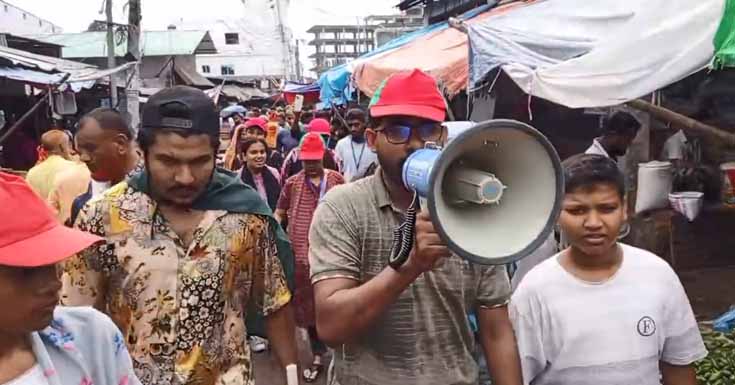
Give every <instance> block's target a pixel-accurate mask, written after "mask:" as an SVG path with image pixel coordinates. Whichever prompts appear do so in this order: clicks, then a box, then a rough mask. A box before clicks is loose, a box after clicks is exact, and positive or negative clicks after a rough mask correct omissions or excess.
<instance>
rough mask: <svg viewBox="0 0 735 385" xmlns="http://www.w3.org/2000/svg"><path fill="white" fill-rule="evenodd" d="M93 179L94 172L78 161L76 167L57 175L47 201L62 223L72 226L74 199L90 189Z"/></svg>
mask: <svg viewBox="0 0 735 385" xmlns="http://www.w3.org/2000/svg"><path fill="white" fill-rule="evenodd" d="M91 180H92V174H91V173H90V172H89V168H87V165H86V164H84V163H82V162H76V164H75V165H74V167H72V168H69V169H68V170H64V171H62V172H60V173H59V174H58V175H57V176H56V179H54V184H53V186H52V187H51V192H49V195H48V200H47V202H48V204H49V206H51V209H52V210H53V212H54V214H55V215H56V218H57V219H58V220H59V222H60V223H63V224H65V225H67V226H69V227H71V226H72V222H71V213H72V207H73V205H74V200H76V199H77V197H79V196H80V195H82V194H84V193H85V192H86V191H87V190H88V189H89V183H90V181H91Z"/></svg>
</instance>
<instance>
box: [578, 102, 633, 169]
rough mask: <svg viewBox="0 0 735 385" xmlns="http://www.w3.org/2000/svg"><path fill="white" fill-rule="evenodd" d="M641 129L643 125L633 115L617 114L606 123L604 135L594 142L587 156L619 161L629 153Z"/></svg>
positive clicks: (620, 112)
mask: <svg viewBox="0 0 735 385" xmlns="http://www.w3.org/2000/svg"><path fill="white" fill-rule="evenodd" d="M640 128H641V123H640V122H638V120H637V119H636V118H635V117H634V116H633V115H631V114H629V113H627V112H622V111H619V112H616V113H615V114H613V115H612V116H611V117H610V118H609V119H608V120H607V121H605V127H604V132H603V135H602V136H601V137H599V138H596V139H594V140H593V141H592V145H591V146H590V147H589V148H588V149H587V151H585V154H595V155H602V156H604V157H607V158H612V160H615V161H617V159H618V157H621V156H623V155H625V154H626V153H627V152H628V148H629V147H630V145H631V143H633V140H634V139H635V137H636V136H637V135H638V130H639V129H640Z"/></svg>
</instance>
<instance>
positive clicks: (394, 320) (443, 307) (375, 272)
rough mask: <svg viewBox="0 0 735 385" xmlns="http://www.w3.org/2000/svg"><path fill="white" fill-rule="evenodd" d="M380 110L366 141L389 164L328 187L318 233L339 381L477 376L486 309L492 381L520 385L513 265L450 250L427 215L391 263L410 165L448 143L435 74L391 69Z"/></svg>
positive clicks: (317, 275) (327, 324)
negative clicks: (473, 320) (512, 316)
mask: <svg viewBox="0 0 735 385" xmlns="http://www.w3.org/2000/svg"><path fill="white" fill-rule="evenodd" d="M370 115H371V120H372V121H371V124H370V125H369V126H370V128H368V129H367V131H366V138H367V141H368V145H369V146H370V148H371V149H372V150H373V151H375V152H376V153H377V157H378V161H379V163H380V170H379V171H378V172H376V174H375V175H373V176H370V177H367V178H364V179H362V180H359V181H357V182H355V183H352V184H349V185H345V186H340V187H338V188H335V189H333V190H332V191H330V192H329V193H328V194H327V195H326V196H325V197H324V200H323V202H322V203H321V204H320V205H319V207H318V209H317V211H316V213H315V216H314V221H313V223H312V226H311V232H310V236H309V243H310V250H309V258H310V264H311V279H312V282H313V284H314V290H315V302H316V318H317V329H318V333H319V336H320V338H321V339H322V340H323V341H324V342H326V343H327V344H328V345H331V346H332V347H334V348H335V357H334V373H333V376H334V378H332V379H331V380H330V381H331V382H329V383H330V384H338V385H353V384H355V385H356V384H361V385H378V384H381V385H382V384H421V385H433V384H437V385H439V384H441V385H448V384H454V385H470V384H473V385H474V384H477V382H478V368H477V364H476V362H475V360H474V359H473V353H474V350H475V346H474V338H473V334H472V331H471V329H470V325H469V323H468V321H467V318H466V316H467V314H469V313H471V312H476V313H477V315H478V319H479V328H480V335H481V337H482V338H481V342H482V346H483V350H484V352H485V355H486V356H487V359H488V365H489V368H490V371H491V373H492V375H493V384H500V385H504V384H508V385H510V384H513V385H516V384H520V383H521V374H520V365H519V359H518V351H517V348H516V341H515V337H514V335H513V331H512V328H511V324H510V321H509V319H508V312H507V308H506V305H507V302H508V299H509V296H510V283H509V279H508V274H507V272H506V269H505V268H504V267H502V266H483V265H479V264H473V263H470V262H468V261H467V260H465V259H461V258H460V257H458V256H457V255H454V254H453V253H451V252H450V251H449V250H448V249H447V246H446V245H445V242H444V241H443V240H442V238H441V237H440V235H439V234H438V233H437V231H436V230H435V229H434V225H433V224H432V221H431V219H430V218H429V215H428V214H427V213H426V212H421V213H420V214H419V215H418V217H417V219H416V225H415V241H414V242H413V248H412V249H411V251H410V253H409V256H408V259H407V260H406V261H405V263H403V264H402V265H395V264H391V265H392V266H394V267H390V266H389V260H390V257H391V252H392V250H391V249H392V246H393V243H394V238H393V229H394V228H396V227H398V226H399V225H400V224H401V223H402V222H403V220H404V216H405V213H406V210H407V209H408V208H409V207H411V206H412V205H413V204H415V201H414V199H415V195H414V194H413V193H412V192H409V191H408V190H407V189H406V188H405V187H404V183H403V180H402V169H403V165H404V163H405V162H406V160H407V158H408V157H409V155H411V154H412V153H413V152H415V151H417V150H419V149H422V148H424V147H425V146H426V144H427V143H431V142H433V143H436V144H439V145H441V144H443V142H444V141H446V139H447V131H446V128H445V127H444V126H442V124H441V123H442V122H443V121H444V119H445V117H446V104H445V101H444V98H443V96H442V95H441V93H440V91H439V89H438V86H437V84H436V82H435V81H434V79H433V78H431V77H430V76H429V75H427V74H425V73H423V72H421V71H419V70H414V71H413V72H410V73H400V74H396V75H393V76H392V77H390V78H388V79H387V80H386V81H385V82H384V83H383V84H382V85H381V87H380V88H379V89H378V90H377V91H376V93H375V95H374V97H373V99H372V101H371V104H370Z"/></svg>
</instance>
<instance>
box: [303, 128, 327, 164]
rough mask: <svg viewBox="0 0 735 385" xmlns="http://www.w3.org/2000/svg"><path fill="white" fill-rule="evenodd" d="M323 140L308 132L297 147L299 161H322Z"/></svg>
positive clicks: (317, 135)
mask: <svg viewBox="0 0 735 385" xmlns="http://www.w3.org/2000/svg"><path fill="white" fill-rule="evenodd" d="M324 151H326V149H325V147H324V139H322V137H321V136H320V135H319V134H317V133H315V132H310V133H308V134H306V135H304V138H303V139H301V146H300V147H299V160H322V159H324Z"/></svg>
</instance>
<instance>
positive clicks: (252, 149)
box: [239, 138, 281, 211]
mask: <svg viewBox="0 0 735 385" xmlns="http://www.w3.org/2000/svg"><path fill="white" fill-rule="evenodd" d="M267 148H268V146H267V143H266V142H265V140H264V139H260V138H249V139H246V140H245V141H243V143H242V144H241V146H240V150H241V151H242V152H241V155H240V156H241V163H242V164H243V165H244V166H243V167H242V169H240V171H239V174H240V178H241V179H242V181H243V182H244V183H245V184H246V185H248V186H250V187H252V188H254V189H255V190H256V191H258V194H259V195H260V197H261V198H263V200H265V201H266V202H268V206H269V207H270V208H271V210H274V211H275V210H276V204H277V203H278V197H279V196H280V195H281V174H280V173H279V172H278V170H276V169H275V168H273V167H271V166H268V165H267V164H266V158H267V157H268V152H267Z"/></svg>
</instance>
